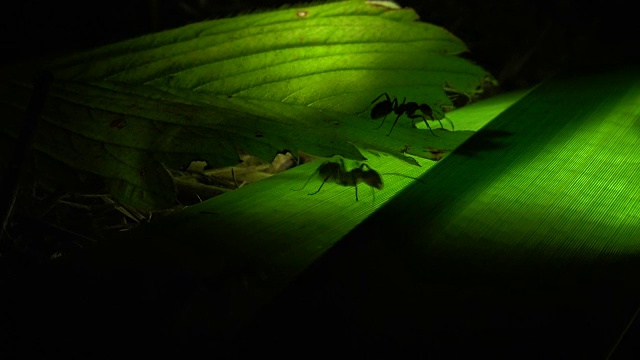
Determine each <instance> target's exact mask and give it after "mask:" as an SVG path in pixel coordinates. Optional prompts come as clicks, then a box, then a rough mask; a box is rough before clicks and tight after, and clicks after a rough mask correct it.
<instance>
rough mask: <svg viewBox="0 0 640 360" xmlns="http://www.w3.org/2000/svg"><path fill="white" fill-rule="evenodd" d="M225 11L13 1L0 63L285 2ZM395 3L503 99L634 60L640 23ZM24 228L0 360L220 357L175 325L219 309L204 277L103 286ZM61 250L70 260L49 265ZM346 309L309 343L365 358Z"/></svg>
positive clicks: (200, 2) (502, 6) (188, 2)
mask: <svg viewBox="0 0 640 360" xmlns="http://www.w3.org/2000/svg"><path fill="white" fill-rule="evenodd" d="M219 3H224V5H218V4H217V2H214V1H204V0H185V1H174V0H164V1H151V0H148V1H142V0H140V1H122V0H116V1H114V0H112V1H99V0H97V1H85V2H70V1H11V2H9V3H6V4H3V7H4V8H3V9H2V11H0V12H1V15H0V17H1V18H2V26H3V29H2V35H1V36H2V38H1V44H0V46H1V48H2V54H3V56H2V57H1V60H0V65H7V64H12V63H19V62H22V61H26V60H31V59H34V58H39V57H45V56H55V55H64V54H67V53H69V52H73V51H78V50H83V49H90V48H93V47H98V46H101V45H104V44H108V43H113V42H117V41H120V40H124V39H128V38H131V37H135V36H138V35H142V34H145V33H150V32H154V31H159V30H162V29H168V28H174V27H178V26H181V25H184V24H188V23H192V22H196V21H201V20H205V19H210V18H220V17H226V16H232V15H234V14H237V13H241V12H247V11H252V10H255V9H267V8H270V7H277V6H280V5H282V4H286V2H284V1H273V0H271V1H269V0H263V1H231V0H230V1H224V2H222V1H220V2H219ZM400 3H401V5H403V6H410V7H413V8H414V9H415V10H416V11H417V12H418V13H419V14H420V16H421V19H422V20H423V21H426V22H431V23H433V24H436V25H440V26H443V27H445V28H447V29H448V30H450V31H451V32H453V33H454V34H455V35H457V36H458V37H460V38H461V39H462V40H464V41H465V42H466V43H467V45H468V46H469V48H470V49H471V54H469V55H467V56H468V57H469V58H470V59H472V60H474V61H476V62H477V63H479V64H480V65H482V66H483V67H485V68H486V69H487V70H489V71H490V72H491V73H492V74H494V76H495V77H496V78H497V79H498V80H499V81H500V83H501V86H502V88H503V89H504V90H511V89H521V88H527V87H530V86H532V85H535V84H536V83H538V82H540V81H542V80H544V79H546V78H548V77H549V76H551V75H552V74H554V73H555V72H557V71H559V70H560V71H563V70H575V69H583V68H584V69H591V68H599V67H603V66H605V67H606V66H617V65H621V64H628V63H631V62H635V61H637V57H636V56H637V55H636V52H637V51H638V44H639V41H638V39H637V36H638V33H639V31H638V28H637V25H636V24H637V23H638V19H637V16H636V15H635V12H634V11H631V9H629V8H625V6H624V1H622V0H612V1H606V2H605V1H597V2H590V3H586V2H584V1H578V0H565V1H538V0H509V1H506V0H505V1H495V0H494V1H491V0H485V1H480V0H469V1H462V0H441V1H401V2H400ZM256 4H258V5H256ZM29 230H30V233H28V236H31V238H32V241H31V242H30V243H29V244H28V246H27V247H26V248H25V249H22V250H20V251H16V252H4V253H3V256H2V257H0V323H2V325H1V326H0V344H3V345H2V347H1V349H0V357H2V356H3V355H14V356H16V355H18V356H19V357H21V358H31V357H33V358H41V357H43V356H46V355H54V354H67V355H74V356H78V357H84V355H86V356H90V357H95V356H97V357H105V358H107V357H112V356H115V355H117V354H121V353H122V352H125V351H127V352H128V351H129V350H128V349H129V347H131V348H133V349H134V350H136V351H140V352H141V353H142V354H146V355H152V354H155V355H158V354H170V353H172V352H174V353H173V355H184V354H185V352H188V351H189V350H193V351H194V352H195V351H196V350H195V349H197V350H201V349H205V350H210V351H212V353H211V354H212V355H215V354H217V351H218V349H217V348H215V347H212V348H208V346H209V345H208V340H207V339H208V338H207V336H208V335H207V325H206V324H205V323H200V322H198V321H195V322H193V323H190V324H187V325H184V324H181V323H180V321H187V320H184V319H185V315H184V313H185V312H186V313H187V315H193V316H196V317H198V316H200V315H202V314H201V313H199V312H198V311H199V310H198V309H200V310H202V311H204V312H206V311H207V306H211V305H210V304H215V303H216V301H217V299H218V297H217V295H216V293H215V288H216V284H215V283H211V282H210V280H209V279H202V278H198V277H196V276H194V275H192V274H189V273H185V272H181V271H177V270H174V269H167V268H163V267H157V268H154V267H151V268H147V269H144V270H140V269H136V270H135V271H131V272H129V271H127V270H122V273H112V274H108V275H106V276H105V275H104V274H102V275H101V276H105V277H101V278H99V279H98V278H96V277H95V276H94V275H93V274H91V273H88V272H87V271H86V269H87V264H84V263H83V262H82V253H83V251H84V250H83V249H80V248H78V247H76V246H74V245H73V244H71V243H70V242H69V241H67V240H65V237H68V235H66V234H64V233H56V232H55V231H53V230H51V229H50V228H42V229H40V228H38V227H32V228H30V229H29ZM25 232H26V231H25ZM54 251H59V252H63V253H65V254H66V255H70V256H65V257H64V258H63V259H62V261H56V262H50V261H48V259H49V255H51V253H52V252H54ZM123 251H126V249H123ZM69 259H70V260H69ZM317 276H320V275H317ZM312 279H313V277H312ZM313 283H314V282H313V281H308V282H307V284H305V285H303V286H302V287H301V286H298V287H297V288H296V289H298V290H295V289H294V290H289V291H288V295H287V296H289V299H295V298H296V296H297V297H298V298H299V297H300V296H304V295H300V294H304V293H305V292H306V293H307V294H312V293H314V292H315V291H317V290H313V289H310V287H311V286H313V285H310V284H313ZM305 286H306V287H307V289H306V290H305V289H304V288H305ZM296 291H298V294H297V295H296V294H295V292H296ZM95 299H100V300H99V301H96V300H95ZM289 301H291V300H289ZM285 303H286V301H285ZM334 305H335V304H334ZM276 307H277V306H276ZM185 309H186V310H185ZM194 309H195V310H194ZM343 310H344V309H342V310H340V309H338V310H335V312H334V310H332V309H331V308H328V307H327V306H326V304H323V303H320V302H315V303H312V304H311V308H309V311H313V312H314V315H313V316H311V317H310V319H309V321H315V322H317V325H318V326H320V327H322V328H323V329H330V330H328V331H327V332H326V333H323V334H320V330H317V331H318V333H314V334H309V336H326V338H318V340H317V341H318V344H320V345H319V346H322V347H324V348H325V350H326V351H327V352H328V353H331V352H332V351H334V350H335V349H334V348H331V347H330V346H329V345H330V344H332V343H333V344H342V345H345V346H350V347H352V350H354V351H359V349H358V344H359V341H360V342H361V340H359V339H358V335H357V333H358V332H361V331H362V330H364V329H358V327H357V324H345V323H341V322H340V321H341V319H340V316H337V315H335V313H336V312H340V311H343ZM279 311H280V313H286V311H285V310H283V309H280V310H279ZM467 311H470V310H469V309H467ZM558 311H560V310H558ZM585 311H586V312H588V309H585ZM274 313H276V312H274ZM308 315H309V314H307V313H304V312H303V313H300V314H297V315H294V316H299V317H300V319H298V321H297V322H296V321H292V320H290V319H289V320H288V321H284V323H287V324H295V325H296V326H307V328H305V329H304V330H303V329H301V330H303V331H301V332H299V333H298V334H297V336H298V337H299V339H297V340H300V339H301V338H306V339H307V344H308V345H309V344H314V343H315V341H309V337H307V336H305V331H309V329H310V328H309V327H313V324H309V321H305V320H304V319H303V317H304V316H308ZM202 316H203V317H204V318H207V317H208V316H209V317H210V316H211V314H208V315H207V314H204V315H202ZM531 316H534V315H531ZM187 317H188V316H187ZM263 318H267V319H269V320H268V322H267V324H272V322H277V321H278V319H277V318H276V319H274V318H273V316H271V317H269V315H264V316H263ZM258 322H259V324H258V325H257V326H256V327H255V329H260V330H259V331H263V333H262V334H264V333H267V332H269V331H270V325H265V322H264V321H263V322H262V323H260V321H258ZM305 324H306V325H305ZM635 327H636V330H635V333H636V334H637V333H638V329H637V327H638V326H635ZM274 328H277V324H274ZM292 333H296V331H295V329H294V330H289V332H288V334H289V335H291V334H292ZM354 334H355V335H354ZM247 336H248V338H247V339H243V338H238V339H236V340H235V341H236V343H237V344H240V345H238V346H242V344H245V343H246V342H248V343H252V342H253V343H255V340H256V339H257V338H259V337H260V336H261V334H260V333H256V332H255V331H251V330H249V331H248V335H247ZM272 336H275V335H273V334H272ZM245 340H246V341H245ZM521 340H522V342H523V343H526V339H521ZM264 341H266V340H264ZM364 343H367V342H366V341H365V342H364ZM289 345H291V344H289ZM375 345H376V344H371V343H367V346H375ZM262 346H264V343H263V344H262ZM283 346H287V342H286V341H283ZM374 349H375V348H374ZM270 350H271V351H277V349H275V350H274V349H270ZM281 350H282V349H281ZM369 351H370V352H371V351H373V350H372V349H371V348H370V349H369ZM255 352H257V353H259V349H255Z"/></svg>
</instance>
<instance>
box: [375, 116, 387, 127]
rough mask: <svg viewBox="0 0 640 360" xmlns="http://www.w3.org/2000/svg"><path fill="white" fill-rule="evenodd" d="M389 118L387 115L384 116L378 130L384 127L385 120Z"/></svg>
mask: <svg viewBox="0 0 640 360" xmlns="http://www.w3.org/2000/svg"><path fill="white" fill-rule="evenodd" d="M386 119H387V116H386V115H385V117H383V118H382V122H381V123H380V126H378V127H377V128H376V130H378V129H380V128H381V127H382V125H384V121H385V120H386Z"/></svg>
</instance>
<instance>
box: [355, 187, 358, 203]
mask: <svg viewBox="0 0 640 360" xmlns="http://www.w3.org/2000/svg"><path fill="white" fill-rule="evenodd" d="M355 188H356V201H358V185H356V186H355Z"/></svg>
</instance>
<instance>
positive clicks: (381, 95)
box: [369, 93, 391, 106]
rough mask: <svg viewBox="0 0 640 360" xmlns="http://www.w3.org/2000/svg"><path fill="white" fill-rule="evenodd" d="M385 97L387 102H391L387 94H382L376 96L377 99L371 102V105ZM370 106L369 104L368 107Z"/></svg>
mask: <svg viewBox="0 0 640 360" xmlns="http://www.w3.org/2000/svg"><path fill="white" fill-rule="evenodd" d="M383 96H386V97H387V101H389V102H391V98H390V97H389V94H387V93H382V94H380V96H378V97H377V98H375V99H373V101H372V102H371V104H373V103H374V102H376V101H378V99H380V98H381V97H383ZM371 104H369V106H371Z"/></svg>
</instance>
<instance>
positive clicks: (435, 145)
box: [5, 1, 491, 209]
mask: <svg viewBox="0 0 640 360" xmlns="http://www.w3.org/2000/svg"><path fill="white" fill-rule="evenodd" d="M416 20H417V15H416V14H415V12H413V11H412V10H410V9H394V8H389V7H384V6H380V5H379V4H371V3H363V2H360V1H343V2H336V3H329V4H324V5H314V6H307V7H299V8H291V9H284V10H278V11H273V12H266V13H261V14H252V15H246V16H240V17H236V18H233V19H223V20H214V21H209V22H204V23H199V24H193V25H189V26H186V27H183V28H179V29H175V30H169V31H164V32H161V33H157V34H151V35H147V36H143V37H140V38H137V39H132V40H129V41H125V42H121V43H118V44H113V45H110V46H106V47H103V48H100V49H96V50H93V51H89V52H85V53H82V54H76V55H73V56H69V57H66V58H62V59H58V60H56V61H53V62H51V63H49V64H47V65H46V66H45V68H46V69H48V70H50V71H52V72H53V73H54V75H55V78H56V79H57V80H56V81H55V82H54V86H53V87H52V90H51V97H50V103H51V104H50V105H49V106H48V107H47V109H46V110H45V114H44V115H45V125H44V126H43V129H44V130H43V131H44V132H47V134H44V135H42V136H41V137H40V138H39V140H38V141H39V142H42V143H39V144H37V146H36V149H38V150H41V151H46V153H47V154H48V155H49V156H53V157H54V158H55V159H56V160H58V161H61V162H63V163H65V164H67V165H69V166H71V167H76V168H78V169H81V170H85V171H89V172H92V173H94V174H98V175H100V176H105V177H106V178H108V179H110V180H109V182H110V183H111V184H112V192H114V190H113V189H119V190H118V191H115V192H116V193H117V194H119V195H117V197H118V200H120V201H122V202H124V203H127V204H130V205H134V206H137V207H141V208H145V209H154V208H161V207H164V206H166V205H167V204H169V203H171V201H172V199H173V196H168V195H167V196H163V195H161V194H163V193H164V192H168V193H171V194H173V187H172V186H171V184H170V182H169V181H168V180H167V179H168V178H167V176H168V175H167V173H166V169H165V167H168V168H171V169H178V168H183V167H185V166H187V165H188V164H189V162H190V161H193V160H204V161H207V163H208V164H209V165H210V166H215V167H217V166H229V165H233V164H235V163H237V159H238V153H243V152H246V153H249V154H251V155H254V156H258V157H261V158H263V159H270V158H272V157H273V156H274V155H275V153H276V152H278V151H282V150H284V149H287V150H291V151H294V152H295V151H298V150H303V151H305V152H308V153H312V154H316V155H320V156H331V155H335V154H341V155H343V156H345V157H348V158H352V159H363V156H362V155H361V154H360V153H359V152H358V151H357V149H356V148H355V147H354V146H353V145H357V146H360V147H362V148H367V149H370V150H373V151H376V152H387V153H390V154H392V155H394V156H396V157H399V158H401V159H404V160H406V161H409V162H411V161H412V159H410V158H406V157H404V155H403V153H408V154H411V155H416V156H420V157H424V158H433V154H432V152H433V151H436V152H437V153H440V152H447V151H450V150H452V149H454V148H455V147H456V146H457V145H459V144H460V143H461V142H463V141H464V140H465V139H466V138H467V137H468V136H469V135H470V134H471V132H469V131H466V132H464V131H463V132H461V131H458V132H447V131H438V136H437V137H436V136H431V135H430V133H428V132H427V131H420V130H415V129H410V128H409V126H408V121H407V120H406V119H403V120H402V121H401V122H400V123H399V124H398V126H396V127H395V128H394V133H393V136H385V135H387V130H386V129H388V127H389V126H391V123H392V120H391V119H389V120H388V121H387V123H386V124H387V127H386V128H383V129H380V130H379V131H375V128H376V127H377V126H378V124H379V122H372V121H371V120H370V119H369V114H368V112H367V111H365V110H366V108H367V106H370V105H371V100H372V99H373V98H375V97H377V96H378V95H380V93H382V92H388V93H389V94H390V95H391V96H394V97H395V96H397V97H398V98H401V97H407V99H408V101H418V102H420V103H422V102H425V103H428V104H431V105H432V106H433V107H434V109H435V112H436V113H438V112H439V109H440V106H446V105H450V101H449V99H448V98H447V96H446V94H445V92H444V89H445V88H447V89H448V90H453V91H456V92H460V93H463V94H467V96H469V97H473V96H474V95H475V94H477V93H478V92H480V91H481V90H482V86H483V84H485V82H486V81H491V78H490V76H489V75H488V74H487V73H486V72H485V71H484V70H482V69H481V68H480V67H478V66H476V65H474V64H472V63H470V62H468V61H466V60H463V59H461V58H458V57H456V56H454V55H455V54H458V53H460V52H462V51H465V50H466V47H465V46H464V44H463V43H462V42H461V41H460V40H459V39H457V38H456V37H455V36H453V35H452V34H450V33H449V32H447V31H446V30H444V29H442V28H439V27H437V26H433V25H430V24H424V23H420V22H417V21H416ZM12 77H14V78H18V79H19V78H20V76H12ZM8 87H9V88H11V87H14V88H15V87H17V88H18V89H19V91H18V92H17V93H15V94H14V93H12V90H8V92H9V93H10V95H9V96H8V100H7V101H6V103H5V107H6V109H7V111H11V112H15V107H16V106H17V107H18V108H20V107H21V106H20V105H19V104H20V103H21V101H23V100H20V99H18V98H17V97H18V96H20V97H22V98H24V97H28V96H25V95H26V94H28V91H29V86H28V85H25V84H24V82H20V81H18V82H17V83H15V82H14V83H13V84H12V85H8ZM22 103H23V102H22ZM9 108H11V109H9ZM393 116H395V115H393V114H391V116H389V117H390V118H391V117H393ZM50 134H57V135H56V136H50ZM12 136H13V137H14V138H15V136H17V134H16V133H15V131H14V132H13V133H12ZM60 139H66V140H65V141H61V140H60ZM57 146H60V147H64V146H67V148H65V149H55V147H57ZM78 149H81V150H80V151H78ZM438 156H439V155H438ZM94 159H100V161H95V160H94ZM147 174H153V176H154V177H155V176H158V179H155V180H151V179H149V177H148V176H147ZM128 187H131V189H128ZM147 187H148V188H147ZM132 189H133V190H132ZM152 194H155V195H152ZM132 195H135V196H133V197H132ZM154 199H155V200H154Z"/></svg>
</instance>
